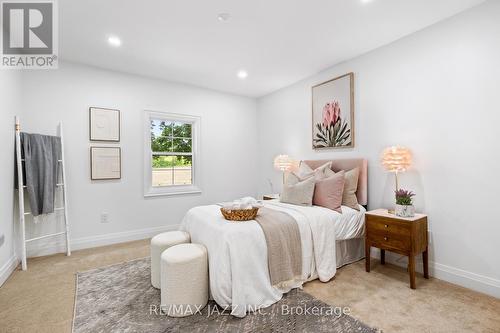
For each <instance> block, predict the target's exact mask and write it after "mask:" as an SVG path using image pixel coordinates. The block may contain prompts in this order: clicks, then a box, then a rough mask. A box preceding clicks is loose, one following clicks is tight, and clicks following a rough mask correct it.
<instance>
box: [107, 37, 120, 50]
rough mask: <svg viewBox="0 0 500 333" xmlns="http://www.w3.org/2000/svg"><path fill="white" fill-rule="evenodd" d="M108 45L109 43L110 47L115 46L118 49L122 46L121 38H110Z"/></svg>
mask: <svg viewBox="0 0 500 333" xmlns="http://www.w3.org/2000/svg"><path fill="white" fill-rule="evenodd" d="M108 43H109V45H111V46H114V47H118V46H120V45H122V41H121V40H120V38H118V37H116V36H109V37H108Z"/></svg>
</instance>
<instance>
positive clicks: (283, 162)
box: [274, 155, 293, 171]
mask: <svg viewBox="0 0 500 333" xmlns="http://www.w3.org/2000/svg"><path fill="white" fill-rule="evenodd" d="M292 165H293V160H292V159H291V158H290V157H289V156H288V155H278V156H276V157H275V158H274V168H275V169H276V170H281V171H289V170H290V169H291V168H292Z"/></svg>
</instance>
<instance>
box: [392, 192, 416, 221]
mask: <svg viewBox="0 0 500 333" xmlns="http://www.w3.org/2000/svg"><path fill="white" fill-rule="evenodd" d="M414 196H415V193H413V192H412V191H407V190H403V189H400V190H397V191H396V215H397V216H401V217H414V216H415V207H414V206H413V199H412V198H413V197H414Z"/></svg>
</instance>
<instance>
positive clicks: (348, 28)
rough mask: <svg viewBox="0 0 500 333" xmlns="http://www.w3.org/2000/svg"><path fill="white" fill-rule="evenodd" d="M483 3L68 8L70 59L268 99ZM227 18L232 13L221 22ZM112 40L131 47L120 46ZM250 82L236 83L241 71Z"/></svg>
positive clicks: (276, 0) (237, 0)
mask: <svg viewBox="0 0 500 333" xmlns="http://www.w3.org/2000/svg"><path fill="white" fill-rule="evenodd" d="M483 1H484V0H371V1H368V0H309V1H304V0H246V1H244V0H212V1H207V0H142V1H123V0H85V1H82V0H64V1H59V2H58V3H59V12H60V15H59V31H60V39H59V40H60V44H59V54H60V58H61V59H63V60H67V61H71V62H78V63H84V64H89V65H93V66H97V67H102V68H107V69H112V70H117V71H122V72H128V73H133V74H140V75H144V76H150V77H155V78H160V79H165V80H168V81H174V82H183V83H187V84H192V85H196V86H201V87H206V88H210V89H214V90H219V91H224V92H229V93H234V94H238V95H244V96H251V97H259V96H263V95H265V94H268V93H271V92H273V91H275V90H277V89H280V88H283V87H285V86H287V85H290V84H292V83H294V82H296V81H299V80H301V79H303V78H305V77H307V76H310V75H312V74H314V73H317V72H319V71H321V70H323V69H325V68H328V67H330V66H332V65H335V64H337V63H339V62H341V61H344V60H347V59H350V58H353V57H356V56H358V55H360V54H362V53H365V52H367V51H370V50H373V49H375V48H377V47H380V46H382V45H385V44H388V43H390V42H392V41H395V40H397V39H399V38H401V37H403V36H405V35H408V34H411V33H413V32H415V31H417V30H420V29H422V28H425V27H427V26H429V25H431V24H434V23H436V22H438V21H441V20H443V19H445V18H447V17H450V16H453V15H455V14H457V13H459V12H461V11H463V10H466V9H468V8H471V7H473V6H475V5H478V4H479V3H481V2H483ZM219 13H229V14H230V18H229V19H228V20H227V21H219V20H218V19H217V15H218V14H219ZM109 35H116V36H118V37H119V38H120V39H121V41H122V45H121V46H120V47H111V46H110V45H109V44H108V41H107V39H108V37H109ZM242 69H244V70H246V71H247V72H248V77H247V78H246V79H244V80H241V79H239V78H238V77H237V75H236V74H237V72H238V71H239V70H242Z"/></svg>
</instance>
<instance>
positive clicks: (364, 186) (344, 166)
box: [303, 158, 368, 206]
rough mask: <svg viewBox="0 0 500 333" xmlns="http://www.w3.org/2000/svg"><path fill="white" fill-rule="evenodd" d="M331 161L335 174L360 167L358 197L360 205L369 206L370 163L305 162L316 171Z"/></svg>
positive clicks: (352, 159) (359, 159)
mask: <svg viewBox="0 0 500 333" xmlns="http://www.w3.org/2000/svg"><path fill="white" fill-rule="evenodd" d="M330 161H331V162H332V170H333V171H334V172H339V171H340V170H346V171H348V170H351V169H354V168H356V167H359V179H358V190H357V192H356V197H357V198H358V203H359V204H360V205H362V206H366V205H368V161H367V160H365V159H363V158H349V159H338V160H316V161H312V160H311V161H303V162H304V163H306V164H307V165H309V166H310V167H311V168H313V169H316V168H317V167H319V166H321V165H323V164H325V163H327V162H330Z"/></svg>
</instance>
